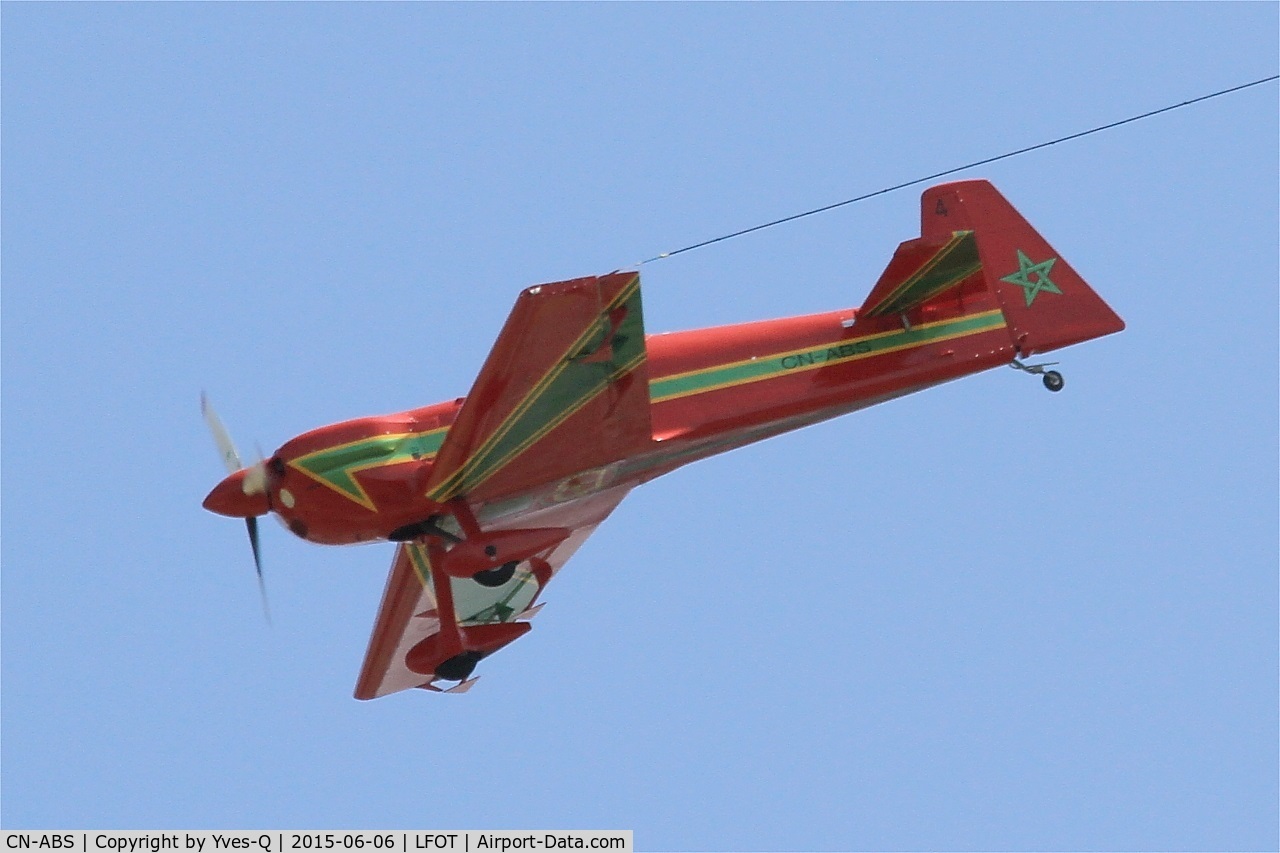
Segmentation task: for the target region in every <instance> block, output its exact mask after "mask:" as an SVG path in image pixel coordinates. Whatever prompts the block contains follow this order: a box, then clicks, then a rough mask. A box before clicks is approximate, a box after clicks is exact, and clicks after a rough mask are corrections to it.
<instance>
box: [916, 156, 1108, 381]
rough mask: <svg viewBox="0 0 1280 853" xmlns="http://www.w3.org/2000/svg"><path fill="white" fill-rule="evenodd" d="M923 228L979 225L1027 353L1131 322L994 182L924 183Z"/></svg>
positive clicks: (1014, 333) (945, 232)
mask: <svg viewBox="0 0 1280 853" xmlns="http://www.w3.org/2000/svg"><path fill="white" fill-rule="evenodd" d="M920 202H921V208H920V233H921V237H922V239H924V240H926V241H931V242H937V241H945V240H948V239H950V238H952V236H953V235H954V234H956V232H961V231H972V232H973V233H974V236H975V238H976V240H977V244H978V254H979V256H980V258H981V263H982V271H983V276H984V278H985V280H986V285H987V287H988V288H989V289H990V290H991V292H992V293H994V294H995V296H996V299H997V301H998V302H999V304H1000V308H1001V310H1003V311H1004V315H1005V319H1006V321H1007V322H1008V327H1009V333H1010V335H1011V337H1012V338H1013V343H1014V346H1015V347H1017V349H1018V353H1019V354H1020V355H1023V356H1026V355H1030V354H1032V353H1037V352H1045V351H1047V350H1052V349H1057V348H1059V347H1065V346H1070V345H1071V344H1075V343H1079V342H1081V341H1087V340H1090V339H1092V338H1098V337H1102V336H1103V335H1109V334H1111V333H1112V332H1118V331H1120V330H1121V329H1123V328H1124V321H1123V320H1121V319H1120V317H1119V316H1118V315H1117V314H1116V313H1115V312H1114V311H1112V310H1111V307H1110V306H1109V305H1107V303H1106V302H1103V301H1102V297H1100V296H1098V294H1097V293H1095V292H1094V291H1093V289H1092V288H1091V287H1089V285H1088V284H1086V283H1085V281H1084V279H1082V278H1081V277H1080V276H1079V274H1077V273H1076V271H1075V270H1074V269H1072V267H1071V265H1070V264H1068V263H1067V262H1066V260H1064V259H1063V258H1062V256H1061V255H1059V254H1058V252H1057V250H1056V249H1054V248H1053V247H1052V246H1050V245H1049V243H1048V241H1046V240H1045V239H1044V238H1043V237H1041V236H1040V234H1039V232H1037V231H1036V230H1035V229H1034V228H1032V227H1031V225H1030V224H1029V223H1028V222H1027V221H1026V220H1025V219H1023V218H1022V215H1021V214H1020V213H1018V211H1017V210H1015V209H1014V207H1013V205H1011V204H1009V202H1008V201H1006V200H1005V197H1004V196H1002V195H1001V194H1000V192H999V191H998V190H997V189H996V188H995V187H993V186H992V185H991V184H990V183H989V182H987V181H982V180H976V181H956V182H954V183H949V184H941V185H939V186H936V187H931V188H929V189H928V190H925V192H924V195H923V196H922V197H921V200H920Z"/></svg>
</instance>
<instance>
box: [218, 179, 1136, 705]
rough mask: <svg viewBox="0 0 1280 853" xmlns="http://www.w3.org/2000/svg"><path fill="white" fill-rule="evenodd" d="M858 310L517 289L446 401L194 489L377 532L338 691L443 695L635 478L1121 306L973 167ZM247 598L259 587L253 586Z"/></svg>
mask: <svg viewBox="0 0 1280 853" xmlns="http://www.w3.org/2000/svg"><path fill="white" fill-rule="evenodd" d="M920 221H921V227H920V237H919V238H916V239H912V240H908V241H907V242H905V243H902V244H901V245H899V246H898V248H897V250H896V251H895V252H894V254H893V257H892V259H890V261H889V265H888V266H887V267H886V269H885V270H884V272H883V273H882V274H881V276H880V279H879V280H878V281H877V282H876V284H875V286H874V287H872V288H871V292H870V295H868V296H867V298H866V300H865V301H864V302H863V303H862V305H861V307H858V308H848V309H844V310H838V311H831V312H828V313H823V314H812V315H808V316H801V317H788V318H784V319H778V320H766V321H763V322H755V323H744V324H740V325H732V326H721V327H718V328H711V329H699V330H695V331H686V332H675V333H668V334H658V335H649V334H646V330H645V326H644V314H643V311H642V308H641V298H640V277H639V274H638V273H637V272H614V273H609V274H608V275H602V276H594V277H589V278H579V279H573V280H571V281H560V282H555V283H552V284H541V285H537V286H534V287H530V288H528V289H526V290H525V291H523V292H522V293H521V294H520V295H519V297H518V298H517V299H516V304H515V307H514V308H513V309H512V311H511V314H510V316H509V317H508V319H507V322H506V325H505V326H503V328H502V331H501V332H500V333H499V335H498V339H497V342H496V343H495V344H494V346H493V349H492V351H491V352H490V353H489V356H488V358H487V360H486V361H485V363H484V366H483V367H482V368H481V370H480V374H479V376H478V378H477V379H476V380H475V384H474V385H472V387H471V391H470V393H468V394H467V396H466V397H464V398H460V399H457V400H449V401H447V402H443V403H437V404H436V405H433V406H427V407H425V408H421V409H412V410H410V411H407V412H400V413H398V414H393V415H385V416H381V417H369V418H360V419H358V420H352V421H344V422H342V423H337V424H332V425H330V426H326V427H321V428H320V429H316V430H312V431H311V432H308V433H304V434H303V435H300V436H298V437H297V438H294V439H292V440H290V441H288V442H285V444H284V445H283V446H281V447H280V449H279V450H277V451H276V452H275V453H274V454H272V455H271V457H270V458H268V459H264V460H262V461H259V462H257V463H255V464H252V465H249V466H247V467H242V465H241V462H240V458H239V456H238V455H237V453H236V451H235V448H234V445H233V444H232V442H231V440H230V438H229V437H228V436H227V433H226V430H225V429H224V428H223V426H222V424H221V423H220V422H219V421H218V419H217V416H216V415H214V414H213V412H212V410H211V409H208V408H206V410H205V416H206V418H207V420H208V421H209V426H210V429H211V430H212V432H213V434H214V439H215V443H216V444H217V445H218V448H219V450H220V452H221V453H222V456H223V459H224V462H225V463H226V465H227V468H228V471H229V472H230V473H229V475H228V476H227V477H226V479H224V480H223V481H222V482H221V483H219V484H218V485H217V486H216V487H215V488H214V489H213V491H212V492H210V493H209V496H208V497H207V498H205V501H204V506H205V508H206V509H209V510H211V511H213V512H216V513H220V514H222V515H227V516H233V517H238V518H244V519H246V524H247V526H248V529H249V538H250V542H251V544H252V547H253V556H254V561H255V564H256V565H257V568H258V577H259V581H260V582H261V576H262V566H261V559H260V556H259V549H258V530H257V517H258V516H261V515H265V514H267V513H274V514H275V515H277V516H279V518H280V519H281V520H282V521H283V522H284V524H285V525H286V526H287V527H288V528H289V529H290V530H291V531H293V532H294V533H295V534H297V535H298V536H300V537H301V538H303V539H306V540H307V541H309V542H316V543H321V544H350V543H356V542H372V541H380V540H385V541H390V542H394V543H397V546H396V552H395V556H394V558H393V559H392V563H391V573H390V576H389V578H388V580H387V585H386V591H385V592H384V594H383V597H382V603H381V606H380V608H379V610H378V613H377V617H376V620H375V623H374V627H373V634H372V637H371V638H370V641H369V647H368V650H367V652H366V655H365V659H364V666H363V668H362V670H361V672H360V675H359V679H358V682H357V685H356V689H355V695H356V697H357V698H359V699H372V698H375V697H379V696H386V695H387V694H389V693H394V692H396V691H400V690H405V689H408V688H414V687H416V688H424V689H427V690H434V691H438V692H448V693H460V692H465V691H466V690H468V689H469V688H470V687H471V686H472V685H473V684H474V683H475V680H476V679H475V677H474V676H473V670H474V669H475V667H476V664H477V663H478V662H479V661H480V660H482V659H483V658H485V657H487V656H488V655H491V654H493V653H494V652H495V651H497V650H498V649H500V648H502V647H503V646H506V645H507V644H508V643H510V642H511V641H513V640H515V639H516V638H518V637H520V636H521V635H522V634H525V633H527V632H528V631H529V629H530V622H529V620H530V619H531V618H532V617H533V615H534V614H535V613H537V612H538V610H540V609H541V607H542V605H541V604H540V603H539V601H538V600H539V597H540V596H541V594H542V590H543V589H544V588H545V587H546V585H547V583H548V581H550V580H551V578H552V577H554V576H555V574H556V572H558V571H559V570H560V568H561V567H562V566H563V565H564V564H565V562H566V561H567V560H568V559H569V558H570V557H571V556H572V555H573V553H574V552H575V551H576V550H577V549H578V548H579V546H581V545H582V543H583V541H584V540H585V539H586V538H587V537H588V536H590V535H591V533H592V531H594V530H595V529H596V527H597V526H598V525H599V524H600V523H601V522H603V521H604V520H605V518H607V517H608V516H609V514H610V513H611V512H613V510H614V508H615V507H616V506H617V505H618V504H619V503H620V502H621V501H622V499H623V498H624V497H626V495H627V493H628V492H630V491H631V490H632V489H633V488H635V487H636V486H638V485H640V484H641V483H644V482H646V481H648V480H652V479H653V478H655V477H658V476H659V475H661V474H665V473H667V472H668V471H672V470H674V469H676V468H678V467H680V466H682V465H686V464H688V463H690V462H694V461H696V460H698V459H702V458H705V457H707V456H711V455H713V454H717V453H723V452H724V451H726V450H732V449H733V448H735V447H741V446H743V445H745V444H750V443H751V442H755V441H759V440H761V439H764V438H769V437H770V436H775V435H780V434H782V433H785V432H788V431H790V430H794V429H798V428H800V427H804V426H808V425H809V424H813V423H817V422H819V421H824V420H827V419H828V418H834V417H836V416H838V415H843V414H847V413H849V412H853V411H856V410H858V409H862V408H865V407H867V406H871V405H874V404H876V403H881V402H884V401H885V400H891V399H893V398H895V397H901V396H903V395H905V394H911V393H913V392H915V391H920V390H922V389H925V388H928V387H930V386H933V385H937V384H939V383H942V382H947V381H949V380H952V379H957V378H959V377H961V376H967V375H969V374H971V373H977V372H979V371H983V370H988V369H990V368H994V367H1003V366H1006V365H1011V366H1014V367H1017V368H1019V369H1021V370H1025V371H1028V372H1031V373H1035V374H1039V375H1041V376H1042V378H1043V381H1044V384H1045V386H1046V387H1047V388H1048V389H1049V390H1051V391H1058V390H1061V388H1062V385H1063V379H1062V376H1061V375H1060V374H1059V373H1058V372H1057V371H1054V370H1046V369H1045V368H1046V367H1048V366H1049V365H1046V364H1043V363H1042V364H1028V363H1026V362H1024V361H1023V359H1025V358H1027V357H1029V356H1032V355H1035V354H1038V353H1043V352H1047V351H1050V350H1056V349H1059V348H1061V347H1065V346H1069V345H1071V344H1076V343H1080V342H1081V341H1086V340H1090V339H1092V338H1097V337H1101V336H1102V335H1108V334H1111V333H1112V332H1118V331H1120V330H1121V329H1123V328H1124V321H1122V320H1121V319H1120V317H1118V316H1117V315H1116V314H1115V312H1114V311H1112V310H1111V308H1110V307H1108V306H1107V304H1106V303H1105V302H1103V301H1102V299H1101V298H1100V297H1099V296H1098V295H1097V294H1096V293H1094V291H1093V290H1092V289H1091V288H1090V287H1089V286H1088V285H1087V284H1086V283H1085V282H1084V280H1083V279H1081V277H1080V276H1079V275H1078V274H1077V273H1076V271H1075V270H1074V269H1072V268H1071V266H1070V265H1069V264H1068V263H1067V262H1066V261H1065V260H1064V259H1063V258H1062V257H1061V256H1060V255H1059V254H1058V252H1057V251H1056V250H1055V249H1054V248H1053V247H1052V246H1050V245H1049V244H1048V243H1047V242H1046V241H1045V240H1044V238H1043V237H1041V236H1040V235H1039V234H1038V233H1037V232H1036V231H1035V230H1034V229H1033V228H1032V227H1031V226H1030V225H1029V224H1028V223H1027V222H1026V220H1024V219H1023V218H1022V216H1021V215H1020V214H1019V213H1018V212H1017V211H1016V210H1015V209H1014V208H1013V206H1012V205H1010V204H1009V202H1008V201H1006V200H1005V198H1004V197H1003V196H1002V195H1000V193H999V192H998V191H997V190H996V189H995V187H993V186H992V185H991V184H990V183H988V182H986V181H982V180H970V181H959V182H955V183H948V184H943V185H940V186H935V187H932V188H930V189H928V190H926V191H925V192H924V194H923V196H922V199H921V210H920ZM264 601H265V599H264Z"/></svg>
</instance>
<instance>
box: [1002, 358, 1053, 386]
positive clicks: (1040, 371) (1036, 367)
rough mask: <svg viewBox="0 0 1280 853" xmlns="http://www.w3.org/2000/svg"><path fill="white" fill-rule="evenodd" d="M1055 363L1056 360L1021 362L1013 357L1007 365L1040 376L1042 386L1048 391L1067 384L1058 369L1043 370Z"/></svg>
mask: <svg viewBox="0 0 1280 853" xmlns="http://www.w3.org/2000/svg"><path fill="white" fill-rule="evenodd" d="M1057 363H1058V362H1056V361H1046V362H1044V363H1043V364H1023V363H1022V362H1021V361H1019V360H1018V359H1016V358H1015V359H1014V360H1013V361H1011V362H1010V363H1009V366H1010V367H1012V368H1013V369H1014V370H1021V371H1022V372H1023V373H1030V374H1031V375H1033V376H1036V375H1038V376H1042V377H1043V382H1044V387H1046V388H1048V389H1049V390H1050V391H1055V392H1056V391H1061V390H1062V386H1063V385H1066V384H1067V383H1066V380H1064V379H1063V378H1062V374H1061V373H1059V372H1058V371H1056V370H1045V368H1046V367H1051V366H1053V365H1055V364H1057Z"/></svg>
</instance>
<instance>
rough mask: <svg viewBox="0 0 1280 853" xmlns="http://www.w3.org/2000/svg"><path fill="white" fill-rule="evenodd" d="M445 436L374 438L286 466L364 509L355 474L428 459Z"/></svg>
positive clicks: (441, 432) (424, 434)
mask: <svg viewBox="0 0 1280 853" xmlns="http://www.w3.org/2000/svg"><path fill="white" fill-rule="evenodd" d="M446 432H447V430H445V429H436V430H431V431H430V432H419V433H412V434H409V435H376V436H372V437H370V438H366V439H362V440H360V441H353V442H351V443H350V444H343V445H340V446H338V447H330V448H326V449H324V450H317V451H316V452H315V453H308V454H307V455H306V456H299V457H298V458H297V459H292V460H290V462H289V464H290V465H292V466H293V467H295V468H297V469H299V470H301V471H302V472H304V473H306V474H309V475H310V476H312V477H314V478H315V479H317V480H319V481H320V482H322V483H324V484H325V485H326V486H329V487H330V488H332V489H334V490H336V491H338V492H341V493H342V494H343V495H345V496H347V497H349V498H351V499H352V500H353V501H355V502H356V503H360V504H364V505H366V506H367V505H368V503H369V496H368V495H367V494H365V491H364V489H363V488H361V486H360V484H359V483H357V482H356V480H355V477H354V474H355V473H356V472H358V471H367V470H368V469H370V468H381V467H382V466H384V465H397V464H399V463H401V462H411V461H415V460H421V459H431V458H433V457H434V456H435V455H436V452H437V451H439V450H440V445H442V444H443V443H444V437H445V433H446Z"/></svg>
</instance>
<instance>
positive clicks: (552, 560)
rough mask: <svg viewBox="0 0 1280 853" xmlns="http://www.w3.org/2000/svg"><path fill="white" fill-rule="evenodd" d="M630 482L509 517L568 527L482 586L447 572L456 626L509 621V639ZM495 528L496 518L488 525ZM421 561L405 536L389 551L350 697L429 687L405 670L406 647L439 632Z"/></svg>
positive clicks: (408, 662)
mask: <svg viewBox="0 0 1280 853" xmlns="http://www.w3.org/2000/svg"><path fill="white" fill-rule="evenodd" d="M630 488H631V487H630V486H617V487H614V488H612V489H606V490H604V491H600V492H597V493H595V494H591V495H589V496H587V497H584V498H582V499H579V500H576V501H570V502H566V503H562V504H559V505H556V506H553V507H551V508H550V509H546V510H542V511H540V512H537V513H532V514H527V515H521V516H518V517H516V518H512V519H510V523H511V524H516V523H519V524H521V525H525V524H531V525H532V526H536V527H561V528H566V529H569V530H571V531H572V532H571V533H570V534H569V537H568V538H567V539H565V540H564V541H563V542H561V543H560V544H559V545H557V546H556V547H555V549H554V550H552V551H551V553H550V554H548V555H546V557H545V561H527V562H523V563H521V564H520V565H519V566H518V567H517V568H516V571H515V573H514V574H513V575H512V576H511V578H510V579H508V580H507V581H506V582H505V583H503V584H502V585H501V586H497V587H489V586H484V585H482V584H479V583H477V582H476V581H474V580H472V579H471V578H452V579H451V580H450V584H451V585H450V589H451V590H452V592H453V607H454V610H455V612H456V614H457V619H458V624H459V626H461V627H462V628H463V629H464V630H467V629H474V628H476V627H479V629H480V630H482V631H485V630H488V631H493V630H499V626H511V627H510V628H509V629H506V631H507V633H508V634H509V639H507V640H505V641H504V642H502V645H505V644H506V642H509V641H510V639H514V638H515V637H516V636H519V634H520V633H521V631H522V630H523V629H521V631H518V630H516V627H517V625H516V623H520V622H527V621H528V620H529V619H530V618H532V617H533V615H534V614H535V613H536V612H537V611H538V610H539V609H541V607H542V605H541V604H540V603H538V599H539V597H540V596H541V594H542V589H543V587H545V586H546V584H547V582H548V581H549V580H550V579H551V578H552V577H553V576H554V575H555V573H556V572H557V571H559V570H560V567H561V566H563V565H564V564H565V562H566V561H567V560H568V559H569V558H570V557H571V556H573V553H574V552H575V551H577V550H578V548H579V547H580V546H581V545H582V543H583V542H585V541H586V539H587V537H588V536H590V535H591V533H592V531H594V530H595V529H596V527H597V526H599V524H600V523H601V522H602V521H604V520H605V518H607V517H608V515H609V513H611V512H612V511H613V509H614V507H616V506H617V505H618V504H619V503H620V502H621V501H622V499H623V498H624V497H626V494H627V492H628V491H630ZM501 526H502V522H501V521H500V522H499V523H498V524H497V525H495V529H497V528H500V527H501ZM429 559H430V557H429V550H428V548H427V547H426V546H425V545H420V544H417V543H412V542H410V543H405V544H403V545H401V546H400V547H399V548H398V549H397V550H396V556H395V560H394V562H393V563H392V564H391V574H390V576H389V577H388V578H387V588H386V591H385V592H384V593H383V595H382V604H381V605H380V607H379V609H378V616H377V619H376V620H375V622H374V626H373V635H372V636H371V637H370V639H369V649H368V651H367V652H366V653H365V659H364V666H363V668H362V669H361V671H360V678H359V681H358V682H357V684H356V690H355V696H356V698H357V699H375V698H377V697H379V696H386V695H388V694H390V693H396V692H398V691H400V690H407V689H409V688H410V687H424V688H428V689H436V688H433V687H432V686H431V683H432V681H434V680H435V677H434V676H432V675H429V674H422V673H420V672H417V671H415V670H414V669H413V668H412V662H413V656H414V650H415V649H422V648H425V647H429V646H430V644H431V640H432V638H433V637H435V636H437V635H439V633H440V630H441V628H440V619H439V617H438V615H437V612H436V596H435V590H434V588H433V584H432V573H431V571H430V564H429ZM481 626H483V627H481ZM470 683H471V682H470V681H463V682H462V683H461V684H459V685H458V686H457V687H455V688H453V690H454V691H460V690H461V691H465V690H466V689H467V688H468V687H469V686H470Z"/></svg>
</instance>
